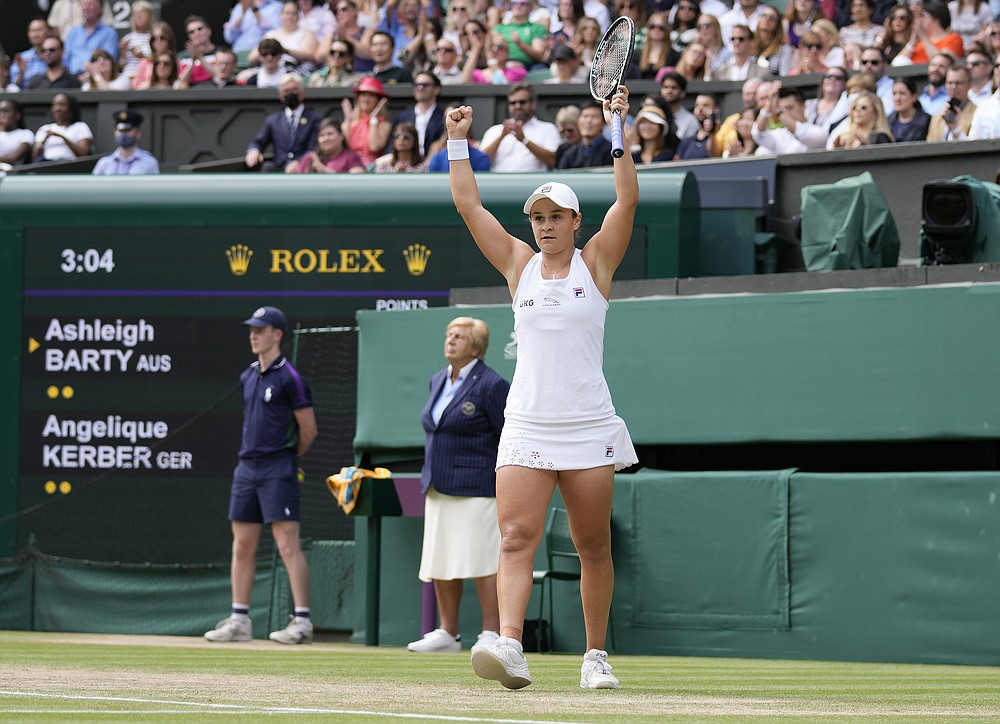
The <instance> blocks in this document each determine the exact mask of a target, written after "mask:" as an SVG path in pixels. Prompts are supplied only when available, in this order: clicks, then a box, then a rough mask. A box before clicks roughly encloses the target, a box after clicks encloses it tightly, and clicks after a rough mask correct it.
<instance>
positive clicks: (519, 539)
mask: <svg viewBox="0 0 1000 724" xmlns="http://www.w3.org/2000/svg"><path fill="white" fill-rule="evenodd" d="M540 540H541V536H540V535H537V534H536V533H535V531H533V530H531V528H530V527H528V526H526V525H523V524H521V523H517V522H508V523H504V524H503V525H501V526H500V550H501V552H503V553H522V552H525V551H530V552H532V553H534V550H535V549H536V548H537V547H538V543H539V541H540Z"/></svg>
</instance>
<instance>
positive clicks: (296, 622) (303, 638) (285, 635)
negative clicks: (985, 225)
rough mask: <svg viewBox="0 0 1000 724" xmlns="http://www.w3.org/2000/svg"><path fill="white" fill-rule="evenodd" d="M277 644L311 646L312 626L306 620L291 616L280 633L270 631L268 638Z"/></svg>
mask: <svg viewBox="0 0 1000 724" xmlns="http://www.w3.org/2000/svg"><path fill="white" fill-rule="evenodd" d="M268 638H269V639H271V640H272V641H277V642H278V643H279V644H311V643H312V640H313V624H312V621H310V620H309V619H308V618H299V617H298V616H293V617H292V620H291V621H289V622H288V626H286V627H285V628H283V629H281V630H280V631H272V632H271V634H270V635H269V636H268Z"/></svg>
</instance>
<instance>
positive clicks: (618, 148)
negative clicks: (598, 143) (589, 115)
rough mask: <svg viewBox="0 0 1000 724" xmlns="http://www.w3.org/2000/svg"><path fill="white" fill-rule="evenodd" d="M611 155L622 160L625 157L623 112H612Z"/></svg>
mask: <svg viewBox="0 0 1000 724" xmlns="http://www.w3.org/2000/svg"><path fill="white" fill-rule="evenodd" d="M611 155H612V156H614V157H615V158H621V157H622V156H624V155H625V146H624V144H623V143H622V112H621V111H612V112H611Z"/></svg>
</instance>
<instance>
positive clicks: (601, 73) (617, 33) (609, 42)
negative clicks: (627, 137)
mask: <svg viewBox="0 0 1000 724" xmlns="http://www.w3.org/2000/svg"><path fill="white" fill-rule="evenodd" d="M634 48H635V25H634V24H633V23H632V18H628V17H620V18H618V19H617V20H615V21H614V22H613V23H611V27H609V28H608V32H606V33H605V34H604V37H603V38H601V43H600V45H598V46H597V51H596V52H595V53H594V64H593V65H592V66H591V68H590V95H592V96H593V97H594V100H597V101H601V102H602V103H603V102H604V101H610V100H611V97H612V96H613V95H614V94H615V93H617V92H618V86H620V85H621V83H622V78H624V77H625V70H626V69H627V68H628V64H629V62H630V61H631V60H632V51H633V49H634ZM624 153H625V147H624V145H623V144H622V114H621V111H613V112H612V114H611V155H612V156H614V157H615V158H621V157H622V155H623V154H624Z"/></svg>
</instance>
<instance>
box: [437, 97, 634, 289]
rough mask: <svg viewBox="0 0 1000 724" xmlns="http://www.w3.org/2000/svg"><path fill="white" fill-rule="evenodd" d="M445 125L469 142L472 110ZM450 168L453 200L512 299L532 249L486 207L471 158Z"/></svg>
mask: <svg viewBox="0 0 1000 724" xmlns="http://www.w3.org/2000/svg"><path fill="white" fill-rule="evenodd" d="M445 125H446V127H447V128H448V140H449V141H466V142H468V137H469V131H470V130H471V129H472V108H471V107H469V106H462V107H461V108H458V109H456V110H453V111H452V112H451V113H449V114H448V115H447V116H446V117H445ZM456 145H461V144H456ZM466 155H467V154H466ZM449 166H450V170H449V176H450V179H451V197H452V199H454V201H455V208H456V209H457V210H458V213H459V214H460V215H461V217H462V219H463V220H464V221H465V225H466V226H467V227H468V228H469V232H470V233H471V234H472V238H473V239H475V241H476V246H478V247H479V250H480V251H481V252H483V256H485V257H486V259H487V260H488V261H489V262H490V264H492V265H493V266H494V267H496V269H497V271H499V272H500V273H501V274H503V276H504V278H505V279H506V280H507V287H508V288H509V289H510V292H511V295H512V296H513V294H514V291H515V290H516V289H517V282H518V279H519V278H520V275H521V270H523V269H524V266H525V264H527V263H528V260H529V259H530V258H531V256H532V253H533V252H532V250H531V247H529V246H528V245H527V244H525V243H524V242H523V241H521V240H520V239H517V238H515V237H513V236H511V235H510V234H508V233H507V232H506V230H504V228H503V226H502V225H501V224H500V222H499V221H497V219H496V217H495V216H493V214H491V213H490V212H489V211H487V210H486V208H485V207H484V206H483V200H482V198H481V197H480V196H479V186H478V184H476V175H475V174H474V173H473V172H472V164H471V163H469V159H468V158H465V159H464V160H457V161H451V162H450V163H449ZM633 173H634V171H633Z"/></svg>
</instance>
